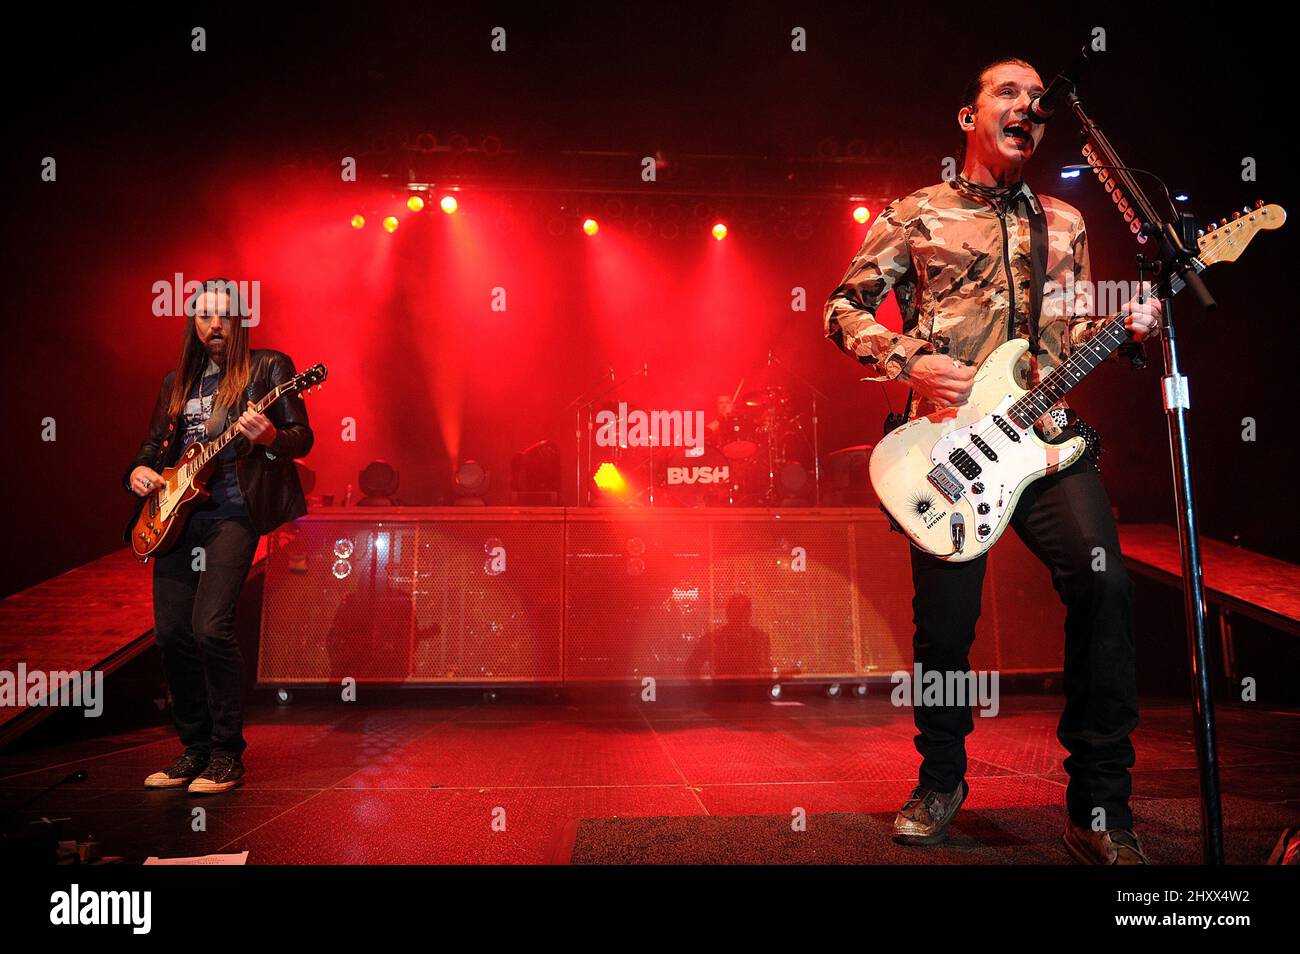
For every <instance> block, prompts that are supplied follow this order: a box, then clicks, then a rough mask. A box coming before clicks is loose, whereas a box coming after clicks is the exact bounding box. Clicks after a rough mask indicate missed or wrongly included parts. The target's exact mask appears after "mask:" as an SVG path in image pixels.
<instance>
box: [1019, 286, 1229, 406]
mask: <svg viewBox="0 0 1300 954" xmlns="http://www.w3.org/2000/svg"><path fill="white" fill-rule="evenodd" d="M1203 268H1204V266H1203V265H1201V264H1200V263H1199V262H1198V263H1196V270H1197V271H1201V270H1202V269H1203ZM1185 287H1186V283H1185V282H1184V281H1183V280H1182V279H1181V278H1180V277H1179V276H1177V275H1173V276H1171V277H1170V279H1169V295H1168V297H1170V298H1172V297H1173V296H1174V295H1176V294H1178V292H1180V291H1182V289H1183V288H1185ZM1126 318H1128V312H1126V311H1125V312H1121V313H1120V314H1118V315H1116V316H1115V317H1114V318H1111V319H1110V320H1109V321H1107V322H1106V324H1104V325H1102V326H1101V328H1100V329H1099V330H1098V331H1097V333H1096V334H1095V335H1093V336H1092V337H1091V338H1089V339H1088V342H1087V344H1085V345H1083V346H1082V347H1081V348H1079V349H1078V350H1077V351H1075V352H1074V353H1073V354H1072V355H1070V357H1069V359H1068V360H1067V361H1065V362H1063V363H1061V364H1060V365H1058V366H1057V367H1055V368H1053V369H1052V371H1051V373H1049V374H1048V375H1047V377H1045V378H1043V380H1042V381H1040V382H1039V383H1038V385H1037V386H1036V387H1034V388H1032V389H1031V390H1030V391H1029V392H1028V393H1027V394H1025V395H1024V397H1022V398H1021V399H1020V400H1019V401H1016V403H1014V404H1012V405H1011V407H1010V408H1009V412H1010V413H1011V415H1012V418H1013V420H1014V421H1015V423H1016V424H1017V425H1018V426H1019V427H1022V428H1026V429H1028V428H1029V427H1030V425H1032V424H1033V423H1034V422H1035V421H1037V420H1038V419H1039V418H1040V417H1042V416H1043V415H1044V414H1046V413H1047V412H1048V411H1049V410H1051V408H1052V406H1053V405H1054V404H1056V402H1057V401H1059V400H1061V398H1063V397H1065V395H1066V393H1067V392H1068V391H1069V390H1070V389H1071V388H1073V387H1074V386H1075V385H1076V384H1078V383H1079V382H1080V381H1082V380H1083V379H1084V378H1085V377H1087V375H1088V374H1089V373H1091V372H1092V371H1093V370H1095V369H1096V368H1097V366H1098V365H1100V364H1101V363H1102V362H1103V361H1105V360H1106V359H1107V358H1109V357H1110V356H1111V355H1112V354H1114V353H1115V351H1116V350H1117V349H1118V348H1119V346H1120V345H1122V344H1123V343H1124V342H1126V341H1127V340H1128V329H1127V328H1125V327H1124V320H1125V319H1126Z"/></svg>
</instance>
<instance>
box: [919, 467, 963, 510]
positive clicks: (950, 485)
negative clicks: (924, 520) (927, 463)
mask: <svg viewBox="0 0 1300 954" xmlns="http://www.w3.org/2000/svg"><path fill="white" fill-rule="evenodd" d="M926 480H928V481H930V483H931V484H933V485H934V489H935V490H937V491H939V493H941V494H943V495H944V497H945V498H946V499H947V501H948V503H950V504H953V503H956V502H957V501H958V500H960V499H961V495H962V494H963V493H965V492H966V488H965V487H963V486H962V485H961V482H960V481H959V480H957V477H956V476H955V475H954V474H953V472H952V471H950V470H949V469H948V468H947V467H946V466H944V465H943V464H936V465H935V467H934V470H932V471H930V473H928V474H926Z"/></svg>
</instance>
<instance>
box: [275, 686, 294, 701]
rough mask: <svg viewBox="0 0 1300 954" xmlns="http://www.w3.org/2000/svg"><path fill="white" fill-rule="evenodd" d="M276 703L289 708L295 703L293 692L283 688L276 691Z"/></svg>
mask: <svg viewBox="0 0 1300 954" xmlns="http://www.w3.org/2000/svg"><path fill="white" fill-rule="evenodd" d="M275 701H276V704H277V705H282V706H287V705H289V704H290V703H291V702H293V690H291V689H285V688H284V687H283V686H281V687H280V688H279V689H277V690H275Z"/></svg>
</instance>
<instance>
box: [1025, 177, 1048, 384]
mask: <svg viewBox="0 0 1300 954" xmlns="http://www.w3.org/2000/svg"><path fill="white" fill-rule="evenodd" d="M1021 195H1022V196H1024V199H1025V203H1026V205H1027V206H1028V210H1029V260H1030V264H1031V265H1032V267H1033V273H1034V277H1033V284H1032V285H1031V286H1030V287H1029V317H1028V322H1027V323H1028V325H1029V353H1030V354H1032V355H1033V356H1034V358H1035V367H1037V358H1038V356H1039V355H1040V354H1042V351H1041V350H1040V349H1039V347H1038V323H1039V318H1040V316H1041V314H1042V310H1043V289H1044V287H1045V286H1046V284H1047V215H1046V213H1044V212H1043V207H1042V205H1040V204H1039V202H1038V198H1037V197H1036V196H1034V195H1031V194H1029V193H1028V192H1024V191H1022V192H1021Z"/></svg>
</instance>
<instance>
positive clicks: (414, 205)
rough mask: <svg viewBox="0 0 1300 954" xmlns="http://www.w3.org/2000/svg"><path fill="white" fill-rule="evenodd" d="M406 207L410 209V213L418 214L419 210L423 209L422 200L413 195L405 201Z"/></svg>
mask: <svg viewBox="0 0 1300 954" xmlns="http://www.w3.org/2000/svg"><path fill="white" fill-rule="evenodd" d="M406 207H407V208H408V209H410V210H411V211H412V212H419V211H420V210H421V209H423V208H424V200H423V199H421V198H420V197H419V196H418V195H413V196H411V197H410V198H409V199H407V200H406Z"/></svg>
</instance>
